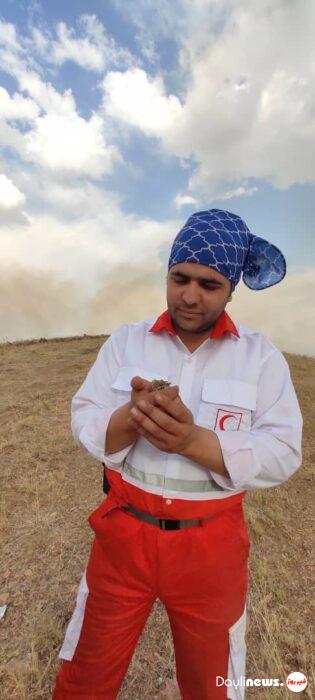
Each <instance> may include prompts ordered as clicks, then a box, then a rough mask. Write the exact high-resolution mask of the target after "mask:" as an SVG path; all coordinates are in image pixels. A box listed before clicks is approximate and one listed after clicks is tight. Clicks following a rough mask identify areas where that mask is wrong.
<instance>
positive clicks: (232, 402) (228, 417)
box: [197, 379, 257, 431]
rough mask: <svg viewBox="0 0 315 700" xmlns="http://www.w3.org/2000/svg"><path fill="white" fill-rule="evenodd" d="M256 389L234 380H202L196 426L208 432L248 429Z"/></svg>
mask: <svg viewBox="0 0 315 700" xmlns="http://www.w3.org/2000/svg"><path fill="white" fill-rule="evenodd" d="M256 397H257V387H256V385H255V384H249V383H248V382H243V381H241V380H236V379H205V380H204V383H203V387H202V395H201V399H200V406H199V410H198V415H197V424H198V425H201V426H202V427H203V428H208V429H209V430H214V431H221V430H250V429H251V425H252V414H253V412H254V411H255V409H256Z"/></svg>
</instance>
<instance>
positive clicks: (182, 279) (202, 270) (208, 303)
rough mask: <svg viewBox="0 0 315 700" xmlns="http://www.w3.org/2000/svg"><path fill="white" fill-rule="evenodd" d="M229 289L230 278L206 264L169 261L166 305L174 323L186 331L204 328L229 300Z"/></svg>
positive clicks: (230, 288)
mask: <svg viewBox="0 0 315 700" xmlns="http://www.w3.org/2000/svg"><path fill="white" fill-rule="evenodd" d="M231 290H232V283H231V282H230V280H228V279H227V278H226V277H224V276H223V275H221V274H220V272H218V271H217V270H213V269H212V268H210V267H207V266H206V265H200V264H199V263H178V264H177V265H173V267H171V269H170V270H169V272H168V275H167V305H168V310H169V312H170V315H171V317H172V320H173V324H174V326H175V327H177V328H179V329H181V330H182V331H186V332H188V333H202V332H204V331H207V329H208V328H211V326H213V324H214V323H215V321H216V320H217V318H219V316H220V314H221V313H222V311H223V310H224V308H225V306H226V304H227V302H228V301H231V299H232V294H231ZM189 312H190V313H189Z"/></svg>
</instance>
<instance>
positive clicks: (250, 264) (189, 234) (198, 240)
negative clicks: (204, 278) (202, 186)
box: [168, 209, 286, 289]
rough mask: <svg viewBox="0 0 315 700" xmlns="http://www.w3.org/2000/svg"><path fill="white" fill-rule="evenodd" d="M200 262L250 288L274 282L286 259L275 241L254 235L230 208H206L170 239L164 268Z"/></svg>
mask: <svg viewBox="0 0 315 700" xmlns="http://www.w3.org/2000/svg"><path fill="white" fill-rule="evenodd" d="M183 262H189V263H193V262H195V263H200V264H201V265H206V266H207V267H211V268H214V269H215V270H218V272H220V273H221V274H222V275H224V277H227V278H228V279H229V280H231V282H232V285H233V289H235V287H236V285H237V284H238V282H239V281H240V278H241V274H242V273H243V282H244V283H245V284H246V285H247V287H249V288H250V289H266V288H267V287H272V286H273V285H274V284H278V282H281V280H282V279H283V278H284V276H285V274H286V261H285V258H284V256H283V254H282V253H281V251H280V250H279V248H276V246H275V245H272V243H269V242H268V241H266V240H265V239H264V238H260V237H259V236H254V234H252V233H251V232H250V230H249V228H248V227H247V226H246V224H245V222H244V221H243V220H242V219H241V218H240V216H237V215H236V214H232V213H231V212H230V211H224V210H223V209H209V210H208V211H197V212H195V214H192V215H191V216H190V217H189V219H188V221H186V224H185V225H184V226H183V228H182V229H181V230H180V231H179V233H178V234H177V236H176V237H175V239H174V242H173V245H172V249H171V254H170V258H169V261H168V269H170V268H171V267H172V266H173V265H177V264H178V263H183Z"/></svg>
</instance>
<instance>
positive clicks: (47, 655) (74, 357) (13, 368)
mask: <svg viewBox="0 0 315 700" xmlns="http://www.w3.org/2000/svg"><path fill="white" fill-rule="evenodd" d="M105 340H106V336H97V337H89V336H83V337H80V338H73V339H72V338H68V339H55V340H49V341H46V340H45V339H41V341H33V342H26V341H25V342H20V343H6V344H2V345H0V376H1V388H2V390H1V397H0V416H1V420H0V452H1V467H0V475H1V490H0V496H1V512H0V518H1V531H2V537H3V547H2V555H1V558H2V562H1V573H0V606H3V605H7V606H8V607H7V609H6V613H5V615H4V617H3V619H2V620H1V622H0V636H1V638H2V644H1V647H0V664H1V665H0V669H1V670H0V687H1V691H0V697H1V700H39V699H41V700H49V699H50V698H51V693H52V689H53V687H54V682H55V675H56V672H57V670H58V668H59V664H60V661H59V659H58V653H59V650H60V647H61V644H62V641H63V638H64V633H65V628H66V626H67V623H68V621H69V619H70V617H71V615H72V612H73V608H74V605H75V600H76V592H77V587H78V584H79V581H80V578H81V575H82V572H83V570H84V569H85V566H86V563H87V559H88V554H89V551H90V546H91V543H92V539H93V532H92V530H91V528H90V526H89V524H88V522H87V518H88V515H89V514H90V513H91V512H92V511H93V510H95V508H96V507H97V505H98V504H99V503H100V502H101V501H102V500H103V498H104V494H103V491H102V469H101V465H100V464H99V463H97V461H96V460H95V459H93V458H92V457H91V456H90V455H88V453H86V452H84V451H83V450H81V449H80V448H79V447H78V446H77V445H76V444H75V442H74V439H73V437H72V433H71V429H70V402H71V398H72V396H73V394H74V393H75V391H76V390H77V389H78V387H79V386H80V384H81V383H82V381H83V379H84V378H85V376H86V374H87V371H88V369H89V368H90V366H91V365H92V363H93V362H94V360H95V358H96V354H97V351H98V349H99V348H100V346H101V345H102V344H103V342H104V341H105ZM285 357H286V359H287V361H288V363H289V366H290V369H291V375H292V379H293V382H294V385H295V388H296V392H297V395H298V398H299V401H300V405H301V409H302V413H303V416H304V438H303V465H302V467H301V468H300V469H299V470H298V472H296V474H295V475H294V476H293V477H292V478H291V479H289V481H288V482H286V483H285V484H283V485H282V486H280V487H276V488H273V489H267V490H262V491H255V492H248V493H247V495H246V498H245V514H246V519H247V523H248V527H249V532H250V538H251V554H250V586H249V607H248V609H249V624H248V631H247V643H248V656H247V672H246V675H247V677H253V678H255V677H256V678H279V679H280V680H282V681H285V679H286V677H287V675H288V673H290V672H291V671H297V670H299V671H302V672H304V673H305V674H306V675H307V676H308V679H309V685H308V688H307V689H306V690H305V691H303V693H301V696H300V697H303V698H311V697H312V696H313V693H314V690H313V688H314V685H313V680H312V667H313V663H312V658H311V650H312V646H314V645H313V639H312V625H311V620H312V609H311V590H312V589H311V551H312V549H311V548H312V532H311V503H312V482H313V474H312V466H313V463H314V458H315V446H314V409H313V406H314V400H315V396H314V395H315V392H314V387H315V379H314V376H315V373H314V369H315V359H313V358H310V357H306V356H301V355H289V354H286V353H285ZM312 430H313V432H312ZM173 675H174V654H173V645H172V639H171V632H170V627H169V623H168V618H167V615H166V612H165V610H164V608H163V606H162V604H161V603H160V602H159V601H157V602H156V604H155V606H154V608H153V610H152V613H151V615H150V618H149V620H148V622H147V625H146V627H145V629H144V632H143V634H142V637H141V639H140V641H139V644H138V646H137V649H136V651H135V654H134V657H133V659H132V662H131V664H130V667H129V669H128V673H127V675H126V677H125V680H124V683H123V686H122V688H121V692H120V694H119V700H139V698H141V700H154V699H155V698H157V696H158V693H159V689H161V688H163V685H164V683H165V682H166V681H167V679H171V678H172V677H173ZM165 697H166V696H165ZM167 697H171V695H167ZM172 697H173V696H172ZM246 697H248V698H256V697H257V698H259V700H269V699H271V700H276V699H277V698H286V697H292V695H291V693H290V692H289V691H288V690H286V689H285V688H278V689H277V688H271V689H270V688H269V689H263V688H256V689H253V690H251V689H249V690H247V692H246ZM174 698H175V694H174ZM196 700H198V698H196Z"/></svg>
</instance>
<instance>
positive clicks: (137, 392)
mask: <svg viewBox="0 0 315 700" xmlns="http://www.w3.org/2000/svg"><path fill="white" fill-rule="evenodd" d="M130 385H131V388H132V391H131V401H132V404H133V405H134V406H137V405H138V403H139V401H140V400H141V399H144V400H145V401H148V403H150V404H152V405H154V396H155V393H156V392H155V391H149V389H150V386H151V382H149V381H148V380H147V379H143V378H142V377H139V376H138V375H137V376H135V377H132V380H131V382H130ZM162 391H163V394H165V395H166V396H169V398H171V399H175V398H176V396H178V392H179V387H178V386H167V387H165V389H163V390H162Z"/></svg>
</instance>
